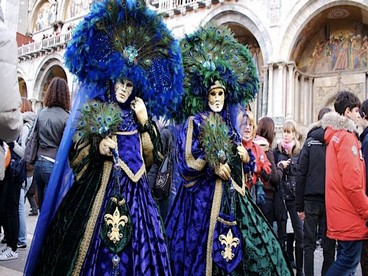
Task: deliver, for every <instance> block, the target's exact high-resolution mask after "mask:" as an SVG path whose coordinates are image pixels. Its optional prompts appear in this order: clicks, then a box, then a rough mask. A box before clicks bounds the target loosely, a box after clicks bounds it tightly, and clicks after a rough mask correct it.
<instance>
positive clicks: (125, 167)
mask: <svg viewBox="0 0 368 276" xmlns="http://www.w3.org/2000/svg"><path fill="white" fill-rule="evenodd" d="M132 132H133V131H131V133H132ZM112 139H113V140H114V141H115V142H117V140H118V139H117V137H116V135H113V136H112ZM116 144H118V143H116ZM140 145H141V152H142V143H140ZM117 151H118V152H119V148H118V149H117ZM141 157H142V155H141ZM142 158H143V157H142ZM119 165H120V167H121V169H122V170H123V171H124V172H125V173H126V175H127V176H128V177H129V178H130V179H131V180H132V181H133V182H138V180H139V179H140V178H141V177H142V176H143V174H144V173H145V171H146V167H145V165H144V162H142V166H141V167H140V169H139V170H138V171H137V172H136V174H134V173H133V172H132V170H131V169H130V168H129V167H128V165H127V164H125V162H124V161H123V160H121V159H120V158H119Z"/></svg>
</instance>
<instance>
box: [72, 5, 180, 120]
mask: <svg viewBox="0 0 368 276" xmlns="http://www.w3.org/2000/svg"><path fill="white" fill-rule="evenodd" d="M65 63H66V66H67V67H68V68H69V70H70V71H71V72H72V73H74V74H75V75H77V77H78V79H79V81H81V82H82V83H84V84H86V83H87V84H88V85H91V86H96V91H97V90H98V89H99V90H101V89H103V88H104V87H105V88H106V91H108V90H109V89H110V87H111V83H114V82H116V81H118V80H121V79H123V78H127V79H129V80H130V81H132V82H133V84H134V86H135V88H136V91H137V96H139V97H141V98H142V99H143V100H144V101H145V102H146V105H147V109H148V112H149V113H150V114H152V115H156V116H166V117H170V116H171V114H172V113H174V112H176V111H177V105H178V104H179V103H181V98H182V94H183V92H182V82H183V70H182V59H181V53H180V46H179V43H178V41H176V40H175V39H174V38H173V36H172V34H171V32H170V31H169V30H168V28H167V27H166V25H165V23H164V22H163V20H162V18H161V17H160V16H159V15H157V14H156V12H155V11H153V10H151V9H149V8H147V7H146V4H145V2H144V1H142V0H122V1H116V0H103V1H101V2H95V3H94V4H93V6H92V8H91V11H90V13H89V15H87V16H86V17H85V18H84V19H83V20H82V21H81V22H80V23H79V24H78V26H77V27H76V28H75V30H74V33H73V37H72V39H71V41H70V42H69V43H68V46H67V49H66V52H65Z"/></svg>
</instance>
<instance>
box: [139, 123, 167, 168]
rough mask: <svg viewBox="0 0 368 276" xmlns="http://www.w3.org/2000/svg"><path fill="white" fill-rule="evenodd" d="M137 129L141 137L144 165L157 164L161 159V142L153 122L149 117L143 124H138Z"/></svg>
mask: <svg viewBox="0 0 368 276" xmlns="http://www.w3.org/2000/svg"><path fill="white" fill-rule="evenodd" d="M138 130H139V132H140V133H141V137H142V147H143V156H144V161H145V163H146V167H151V166H152V165H153V164H159V163H160V162H161V161H162V159H163V154H162V143H161V137H160V132H159V130H158V128H157V126H156V124H155V122H154V121H152V119H151V118H150V119H148V121H147V122H146V123H145V124H144V125H139V127H138Z"/></svg>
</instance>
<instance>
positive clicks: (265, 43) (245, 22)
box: [200, 4, 272, 64]
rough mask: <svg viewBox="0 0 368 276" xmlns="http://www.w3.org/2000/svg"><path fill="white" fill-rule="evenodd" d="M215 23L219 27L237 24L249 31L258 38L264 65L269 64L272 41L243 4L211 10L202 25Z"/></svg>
mask: <svg viewBox="0 0 368 276" xmlns="http://www.w3.org/2000/svg"><path fill="white" fill-rule="evenodd" d="M210 21H214V22H216V23H217V24H219V25H222V24H227V23H237V24H239V25H241V26H243V27H244V28H246V29H248V30H249V31H250V32H251V33H252V34H253V35H254V37H255V38H256V40H257V42H258V44H259V47H260V48H261V51H262V55H263V63H264V64H266V63H268V60H269V58H270V53H271V52H272V50H271V49H272V45H271V39H270V37H269V35H268V32H267V30H266V28H265V27H264V25H263V23H262V21H261V20H260V19H259V18H258V17H257V16H256V15H255V14H254V13H253V12H252V11H251V10H249V9H248V8H246V7H244V6H243V5H241V4H227V5H224V6H219V7H218V8H215V9H213V10H211V11H210V12H209V13H208V14H207V16H205V17H204V18H203V19H202V20H201V23H200V25H201V26H204V25H206V24H207V23H208V22H210Z"/></svg>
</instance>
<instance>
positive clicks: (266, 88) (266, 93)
mask: <svg viewBox="0 0 368 276" xmlns="http://www.w3.org/2000/svg"><path fill="white" fill-rule="evenodd" d="M262 70H263V87H262V89H263V94H262V106H261V114H262V116H266V115H267V113H268V98H269V93H270V89H269V85H268V67H267V66H263V67H262Z"/></svg>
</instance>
